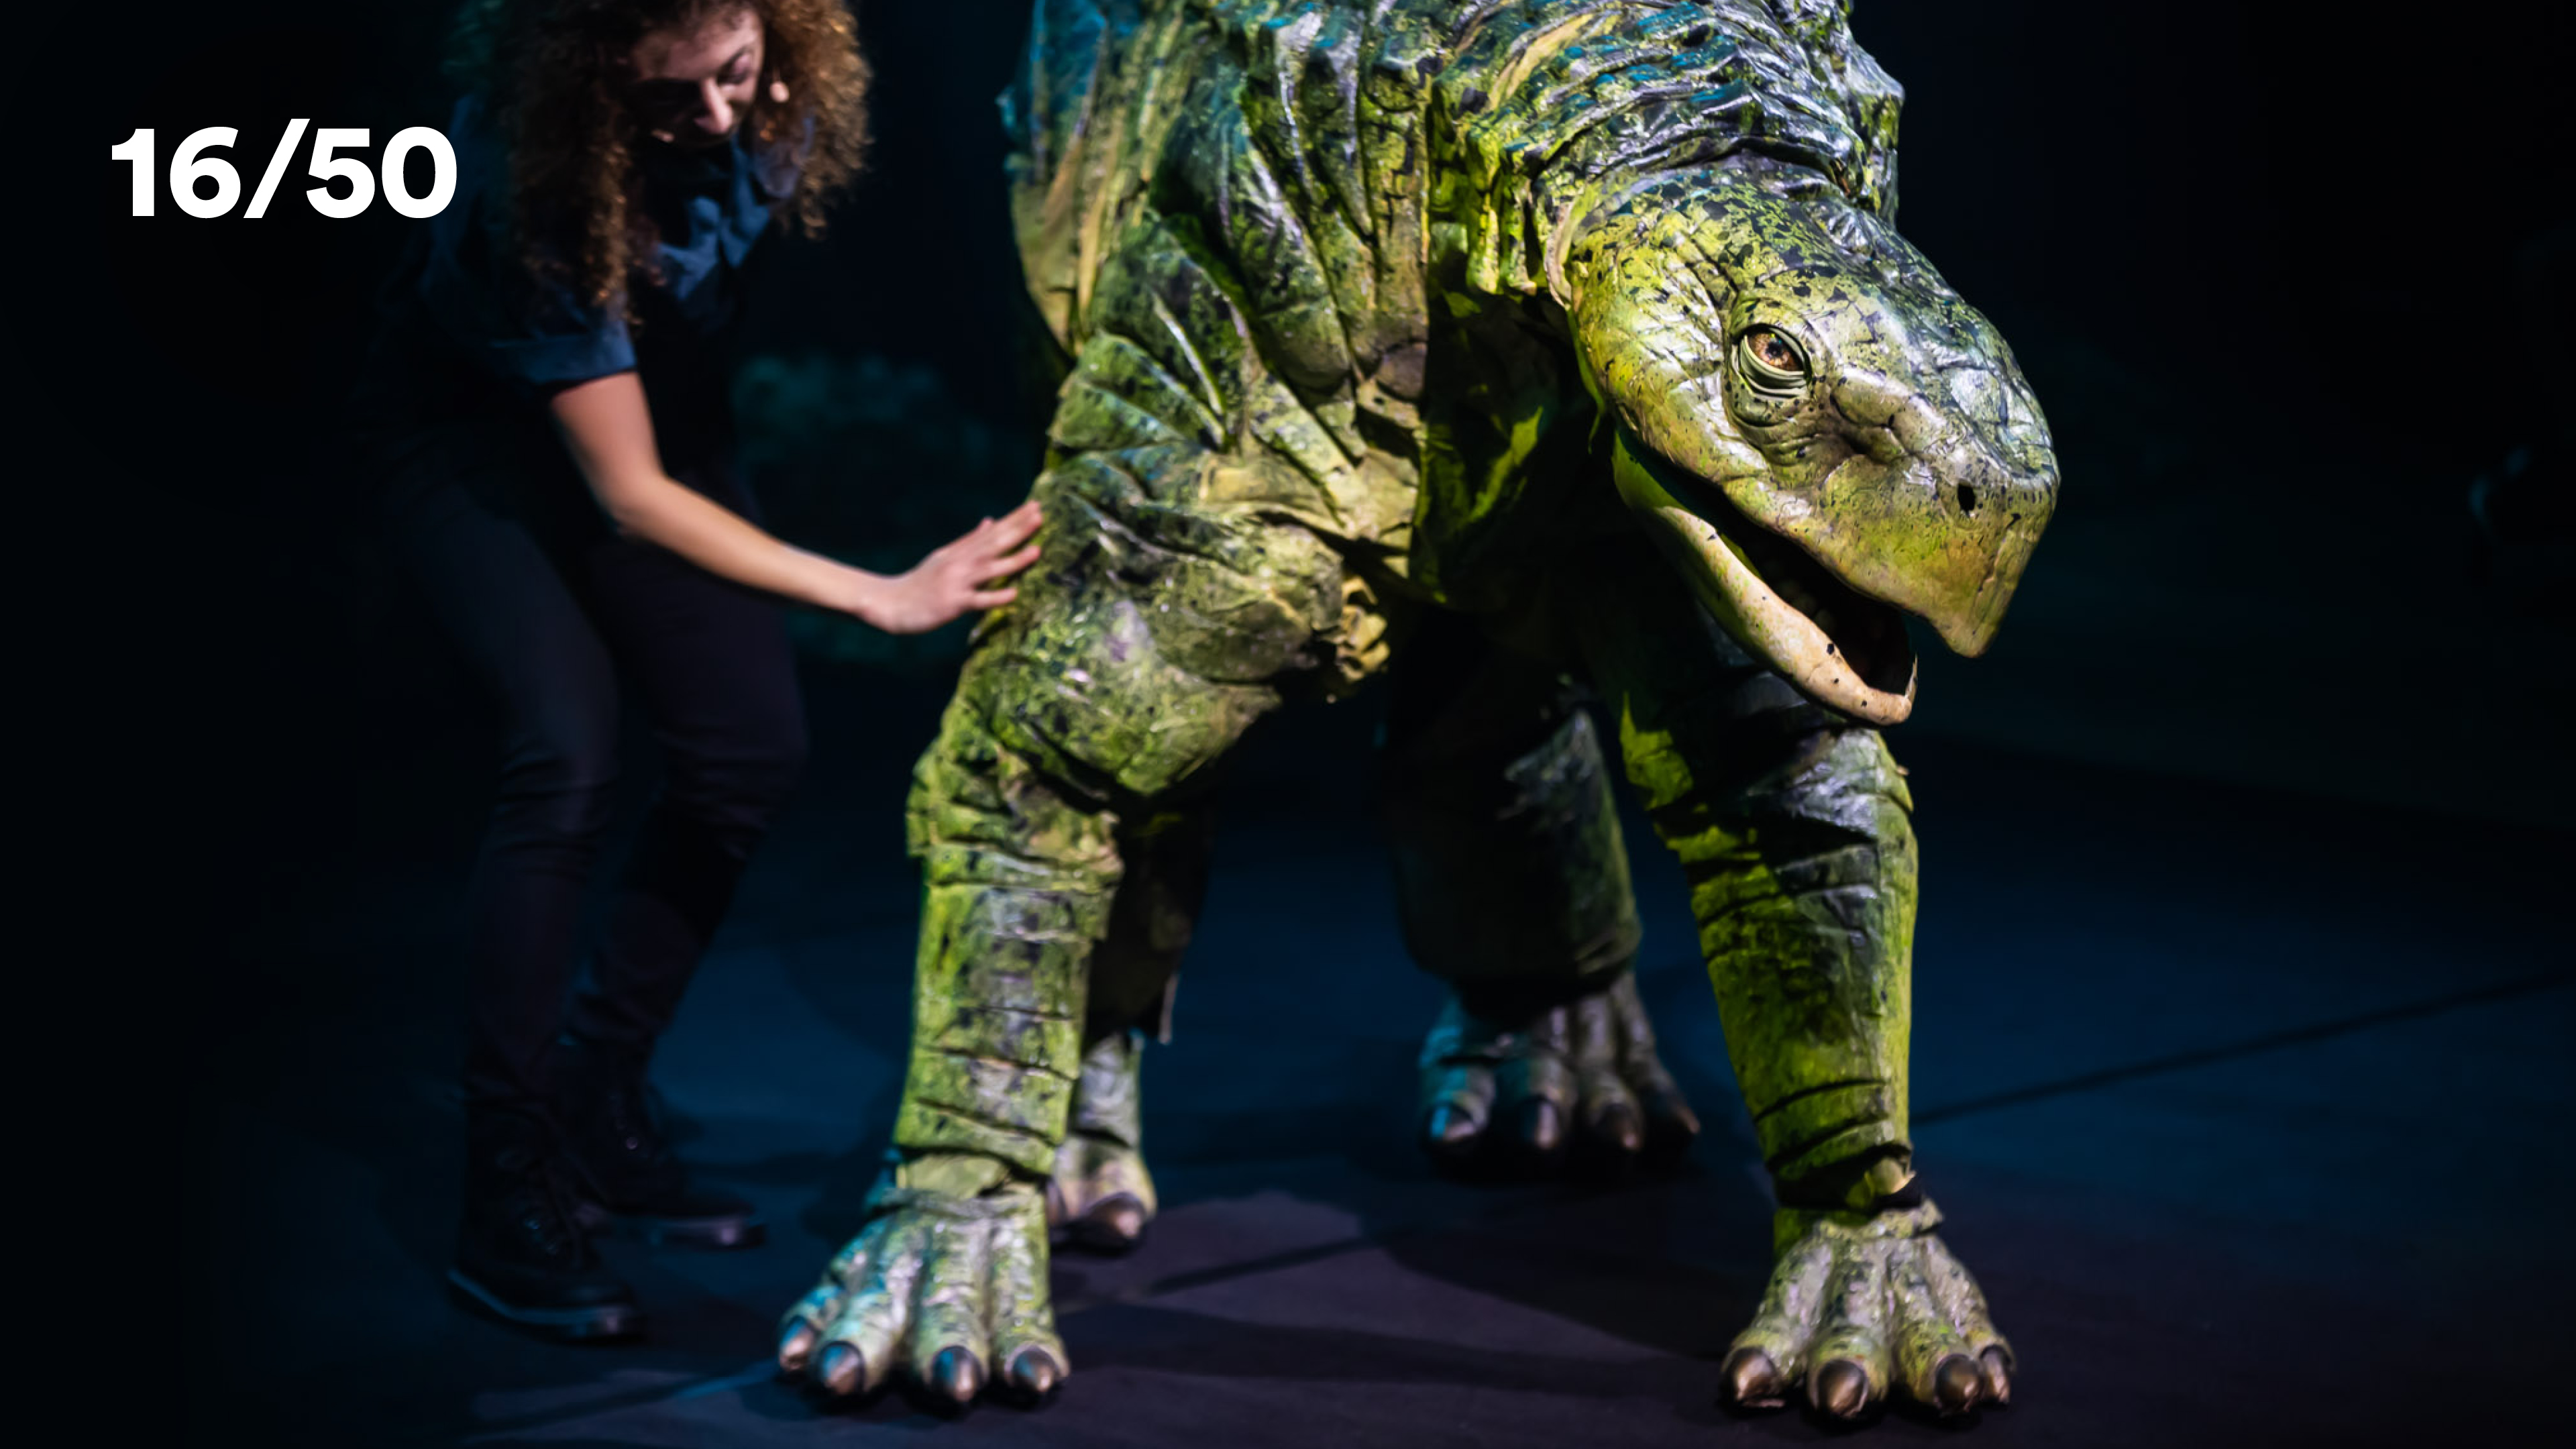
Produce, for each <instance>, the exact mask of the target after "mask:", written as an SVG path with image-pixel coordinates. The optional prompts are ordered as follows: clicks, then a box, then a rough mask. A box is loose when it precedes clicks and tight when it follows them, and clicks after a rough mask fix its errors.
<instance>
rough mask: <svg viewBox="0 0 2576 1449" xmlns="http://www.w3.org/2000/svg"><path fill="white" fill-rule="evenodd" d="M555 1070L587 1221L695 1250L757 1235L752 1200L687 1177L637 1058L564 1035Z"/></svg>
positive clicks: (746, 1242) (737, 1244)
mask: <svg viewBox="0 0 2576 1449" xmlns="http://www.w3.org/2000/svg"><path fill="white" fill-rule="evenodd" d="M555 1074H556V1075H555V1110H556V1113H557V1115H558V1117H559V1118H560V1119H561V1120H562V1122H563V1124H564V1131H565V1134H566V1136H567V1138H568V1140H569V1144H570V1146H571V1148H572V1160H573V1162H574V1164H575V1165H576V1166H578V1167H579V1168H580V1170H581V1177H580V1184H581V1208H582V1214H583V1221H584V1222H585V1223H587V1224H589V1225H590V1226H592V1227H597V1228H604V1227H607V1226H610V1225H611V1224H615V1225H616V1226H619V1227H623V1228H625V1229H627V1230H628V1231H630V1232H634V1233H637V1234H639V1235H641V1236H642V1237H644V1238H645V1239H646V1240H647V1241H649V1242H656V1243H682V1244H686V1245H688V1246H691V1247H699V1248H748V1247H750V1246H751V1245H752V1244H754V1243H757V1242H759V1241H760V1240H761V1238H762V1236H763V1235H764V1230H763V1229H762V1227H761V1222H760V1218H759V1216H758V1215H757V1214H756V1213H755V1212H754V1211H753V1209H752V1206H751V1204H750V1203H747V1202H745V1201H743V1200H742V1199H741V1198H738V1197H736V1196H734V1195H733V1194H731V1193H729V1192H723V1191H720V1190H718V1189H715V1188H708V1187H699V1186H696V1185H694V1184H692V1183H691V1182H690V1181H689V1170H688V1169H687V1168H686V1167H684V1166H682V1165H681V1163H680V1158H679V1155H678V1154H677V1153H674V1152H673V1151H672V1150H671V1144H670V1143H669V1142H668V1141H666V1140H664V1138H663V1136H662V1129H661V1127H660V1125H659V1124H658V1123H656V1122H655V1121H654V1120H653V1109H652V1103H651V1101H650V1100H649V1096H648V1093H647V1092H646V1090H645V1086H644V1063H643V1061H642V1060H641V1059H640V1058H637V1057H633V1056H630V1055H627V1054H625V1053H621V1052H618V1051H616V1050H614V1049H612V1048H607V1047H602V1046H598V1045H595V1044H592V1043H588V1042H582V1041H577V1040H574V1039H572V1038H566V1039H565V1040H564V1041H563V1042H561V1043H560V1044H558V1045H557V1046H556V1048H555Z"/></svg>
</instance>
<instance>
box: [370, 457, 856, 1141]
mask: <svg viewBox="0 0 2576 1449" xmlns="http://www.w3.org/2000/svg"><path fill="white" fill-rule="evenodd" d="M544 441H545V443H546V444H548V445H552V442H553V440H552V439H550V438H548V439H545V440H544ZM494 471H496V470H495V469H493V468H491V467H488V466H485V465H478V464H476V463H474V462H473V461H471V459H470V458H449V459H447V460H445V461H441V460H438V459H430V460H426V461H422V462H417V463H415V465H413V466H410V467H406V468H403V469H402V470H400V472H399V474H398V475H397V476H396V477H395V478H394V479H393V480H392V483H391V487H390V491H389V494H388V497H387V508H388V513H389V515H390V516H389V519H388V522H389V523H390V525H391V527H392V530H393V534H394V538H395V540H396V543H397V546H398V548H399V550H400V551H401V553H402V554H403V556H404V557H405V558H406V560H407V561H408V562H409V563H410V564H411V565H412V568H413V571H414V572H415V573H416V574H418V576H419V577H420V578H421V580H422V581H423V582H424V583H425V584H426V585H427V586H428V589H429V592H430V594H431V596H432V598H433V600H434V602H435V605H436V608H437V611H438V613H439V616H440V618H441V620H442V621H443V622H444V623H445V625H446V627H447V630H448V632H449V633H450V634H451V635H452V636H453V637H454V638H455V640H456V642H457V644H458V645H459V646H461V647H462V649H463V650H464V652H465V655H466V657H467V658H468V659H469V660H470V661H471V662H472V664H473V666H474V668H475V670H476V672H477V673H478V674H480V675H481V676H482V678H483V680H484V681H485V682H486V684H487V685H488V686H489V687H490V689H491V691H492V694H493V696H494V698H495V699H496V700H497V702H498V703H499V705H500V708H501V714H502V720H503V754H502V762H501V780H500V798H499V801H498V802H497V803H496V804H495V805H494V807H493V811H492V818H491V824H490V826H489V828H488V830H487V831H486V833H485V835H484V838H483V845H482V852H481V856H480V859H479V860H478V861H477V863H476V866H475V872H474V883H473V894H472V906H471V911H472V927H471V942H470V958H471V959H470V966H469V975H468V989H469V992H470V997H471V1004H470V1013H469V1014H470V1024H469V1028H468V1029H469V1035H470V1040H469V1045H468V1050H467V1056H466V1066H465V1093H466V1099H467V1103H468V1106H469V1108H470V1109H472V1110H476V1111H489V1110H494V1109H502V1110H508V1109H513V1108H518V1109H526V1108H531V1107H535V1108H540V1109H541V1108H542V1104H543V1103H544V1101H545V1098H546V1064H547V1057H548V1053H549V1050H550V1048H551V1047H552V1045H553V1044H554V1042H555V1041H556V1040H557V1039H558V1038H559V1037H561V1036H565V1035H570V1036H573V1037H577V1038H580V1039H582V1040H584V1041H587V1042H592V1043H596V1044H599V1045H601V1046H604V1047H608V1048H611V1049H613V1050H617V1051H621V1052H626V1053H632V1054H634V1055H635V1056H637V1057H639V1058H640V1057H641V1056H642V1055H644V1054H646V1053H649V1052H650V1050H651V1049H652V1045H653V1043H654V1041H655V1040H656V1038H658V1037H659V1036H660V1035H661V1033H662V1031H663V1029H664V1028H665V1027H667V1026H668V1025H669V1024H670V1022H671V1018H672V1015H673V1013H674V1012H675V1011H676V1010H677V1009H678V1007H679V1003H680V997H681V994H682V993H683V992H684V991H685V990H686V989H687V987H688V983H689V977H690V975H691V973H692V972H693V971H694V970H695V969H696V966H697V963H698V958H699V956H700V955H701V954H702V953H703V952H704V950H705V948H706V945H707V941H708V938H709V937H710V936H712V935H713V934H714V932H715V928H716V925H717V923H718V922H719V921H720V920H721V919H722V918H723V916H724V913H725V908H726V906H727V905H728V904H729V903H730V901H731V899H732V897H733V891H734V885H735V883H736V881H738V880H739V879H740V878H741V875H742V870H743V867H744V865H745V864H746V863H747V862H748V861H749V859H750V857H751V853H752V849H753V847H754V846H755V845H757V844H758V843H759V840H760V838H761V835H762V833H763V832H764V831H765V830H766V829H767V828H768V825H769V823H770V820H771V818H772V817H773V816H774V815H775V814H776V813H777V810H778V808H779V806H780V804H781V803H783V801H784V800H785V799H786V796H787V793H788V791H789V789H790V787H791V786H792V784H793V782H794V780H795V778H796V775H797V773H798V771H799V770H800V769H801V768H802V766H803V764H804V759H805V721H804V707H803V702H802V700H801V699H800V697H799V695H798V691H797V687H796V675H795V670H794V667H793V659H792V657H791V655H790V652H789V647H788V642H787V637H786V631H785V628H784V621H783V620H782V618H781V617H780V613H779V609H778V606H777V605H776V604H775V603H774V602H773V601H771V600H769V599H767V598H764V597H762V596H760V595H757V594H754V593H751V592H749V591H747V590H744V589H741V588H738V587H736V586H734V585H731V584H728V583H725V582H723V581H721V580H718V579H717V578H715V577H714V576H712V575H710V574H707V573H705V572H704V571H702V570H700V569H698V568H697V567H695V566H694V565H692V564H689V563H687V562H684V561H683V560H681V559H679V558H677V557H675V556H673V555H671V554H669V553H666V552H664V551H662V550H660V549H658V548H655V547H653V546H651V545H649V544H643V543H638V542H634V541H631V540H628V539H623V538H620V537H617V536H616V535H615V534H613V533H612V532H610V531H609V530H608V529H607V528H606V527H605V526H604V524H603V523H601V521H600V520H599V519H598V517H597V515H596V510H595V509H592V508H591V506H590V504H589V500H588V499H587V498H586V497H583V496H580V495H579V493H578V492H577V491H576V492H573V493H571V494H569V495H566V494H565V492H564V490H566V489H571V490H578V489H579V488H580V484H579V483H578V481H577V480H574V479H572V478H571V477H570V476H569V475H568V473H566V474H564V475H563V476H547V475H548V474H550V473H552V472H553V470H545V469H540V470H533V471H536V472H538V473H539V475H540V476H539V477H538V478H537V479H535V480H532V481H525V482H521V483H518V484H516V485H510V486H496V485H495V481H494V479H493V478H492V477H491V476H490V474H491V473H492V472H494ZM499 471H516V470H515V469H503V470H499ZM683 481H686V482H689V483H691V484H692V486H695V487H697V488H698V490H699V491H700V492H703V493H706V494H708V495H709V496H710V497H713V498H715V499H716V500H717V501H719V502H722V503H725V504H727V505H728V506H731V507H735V508H737V509H744V507H745V502H746V500H744V499H743V498H742V497H741V496H740V495H739V493H738V492H737V491H736V490H735V489H734V488H733V487H732V486H731V484H730V482H729V480H728V479H726V478H725V477H724V476H723V475H722V474H721V473H717V474H715V475H714V476H713V480H712V484H713V486H710V478H709V477H707V476H699V477H688V476H685V475H684V476H683ZM540 487H542V488H545V489H547V490H548V491H549V493H550V494H551V495H552V496H549V497H547V498H545V499H544V500H543V501H542V503H541V505H540V506H536V507H529V506H526V504H525V502H524V499H525V494H526V491H527V490H530V489H536V488H540ZM514 495H515V496H516V497H517V499H518V500H520V501H514ZM745 511H748V510H747V509H745ZM627 694H631V695H632V697H633V698H634V699H635V701H636V702H637V703H638V704H640V705H641V706H642V707H643V710H644V713H645V715H646V717H647V718H648V719H649V720H650V721H651V723H652V726H653V729H654V733H655V735H656V737H657V738H658V740H659V741H660V743H661V746H662V753H663V756H664V758H665V761H666V769H665V778H664V779H663V781H662V784H661V788H660V791H659V793H658V795H657V796H656V797H655V799H654V801H653V804H652V807H651V812H650V814H649V816H648V817H647V819H646V821H645V824H644V827H643V830H642V833H641V835H640V836H639V837H638V839H637V841H636V844H635V849H634V855H633V857H632V859H631V861H630V862H629V864H628V865H627V867H626V869H625V871H624V874H623V877H622V879H621V880H620V882H619V883H618V885H617V887H616V895H615V898H614V900H613V901H612V902H611V904H610V906H609V912H608V917H607V923H606V928H605V932H604V934H603V936H602V937H601V939H600V941H599V944H598V946H597V949H596V950H595V951H594V953H593V954H592V956H591V958H590V963H589V969H588V971H587V972H585V973H583V974H582V977H581V980H580V982H579V983H578V986H577V988H576V986H575V984H574V981H573V976H574V965H575V962H576V958H577V955H578V942H577V940H576V934H577V932H578V929H579V925H580V921H581V917H582V908H583V905H584V897H585V896H586V895H587V893H588V888H589V886H590V883H591V878H592V875H593V871H594V867H595V865H596V864H597V861H598V856H599V850H600V838H601V835H602V834H603V832H604V831H605V830H606V828H607V826H608V823H609V819H610V815H611V811H612V805H613V803H614V802H613V797H614V792H615V790H616V787H617V785H618V779H619V762H618V749H617V744H618V734H619V710H620V700H621V696H622V695H627ZM568 994H569V1001H567V995H568Z"/></svg>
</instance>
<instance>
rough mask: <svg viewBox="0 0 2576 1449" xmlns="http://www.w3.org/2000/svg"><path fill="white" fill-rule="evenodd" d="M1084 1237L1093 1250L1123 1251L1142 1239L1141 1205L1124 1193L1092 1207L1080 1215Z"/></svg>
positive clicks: (1143, 1232)
mask: <svg viewBox="0 0 2576 1449" xmlns="http://www.w3.org/2000/svg"><path fill="white" fill-rule="evenodd" d="M1083 1224H1084V1227H1085V1228H1086V1230H1087V1231H1086V1232H1085V1234H1084V1236H1086V1237H1087V1238H1089V1239H1090V1240H1091V1242H1092V1243H1093V1245H1094V1246H1096V1247H1104V1248H1111V1249H1117V1250H1124V1249H1128V1248H1132V1247H1134V1246H1136V1244H1137V1243H1138V1242H1140V1241H1141V1240H1143V1238H1144V1236H1145V1205H1144V1204H1143V1203H1141V1202H1138V1201H1137V1200H1136V1199H1135V1198H1134V1197H1133V1196H1131V1195H1129V1194H1127V1193H1123V1192H1122V1193H1120V1194H1118V1195H1117V1196H1116V1197H1113V1198H1111V1199H1109V1200H1108V1201H1107V1202H1104V1203H1100V1204H1097V1205H1095V1206H1094V1207H1093V1208H1092V1209H1091V1211H1090V1212H1089V1213H1087V1214H1085V1215H1084V1217H1083Z"/></svg>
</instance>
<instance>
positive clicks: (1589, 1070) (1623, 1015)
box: [1421, 971, 1699, 1175]
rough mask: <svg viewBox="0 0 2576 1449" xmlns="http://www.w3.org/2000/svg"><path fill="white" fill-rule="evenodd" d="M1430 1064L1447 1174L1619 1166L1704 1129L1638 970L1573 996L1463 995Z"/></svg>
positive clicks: (1429, 1096) (1427, 1102) (1433, 1129)
mask: <svg viewBox="0 0 2576 1449" xmlns="http://www.w3.org/2000/svg"><path fill="white" fill-rule="evenodd" d="M1421 1070H1422V1103H1423V1109H1422V1147H1423V1150H1424V1151H1425V1152H1428V1153H1429V1154H1430V1155H1431V1158H1432V1160H1433V1161H1434V1162H1435V1163H1437V1164H1439V1165H1440V1166H1441V1167H1442V1168H1443V1169H1444V1170H1447V1171H1452V1172H1458V1173H1462V1174H1481V1173H1485V1172H1495V1171H1500V1172H1519V1173H1525V1174H1526V1173H1537V1174H1547V1173H1554V1172H1559V1171H1563V1170H1566V1169H1568V1168H1572V1169H1573V1170H1575V1171H1578V1172H1589V1173H1593V1174H1597V1175H1617V1174H1618V1173H1621V1172H1624V1171H1626V1170H1628V1169H1629V1168H1631V1167H1633V1166H1635V1165H1638V1164H1640V1163H1644V1164H1664V1163H1669V1162H1671V1161H1673V1160H1674V1159H1677V1158H1679V1157H1680V1156H1681V1155H1682V1153H1683V1152H1685V1151H1687V1150H1688V1149H1689V1147H1690V1144H1691V1141H1692V1139H1694V1138H1695V1137H1697V1136H1698V1135H1699V1118H1698V1117H1697V1116H1696V1115H1694V1114H1693V1113H1692V1112H1691V1109H1690V1103H1688V1102H1687V1101H1685V1100H1683V1098H1682V1094H1681V1089H1680V1088H1678V1087H1676V1086H1675V1085H1673V1079H1672V1075H1671V1074H1670V1073H1669V1072H1666V1071H1665V1070H1664V1064H1663V1062H1662V1061H1661V1060H1660V1059H1659V1058H1658V1057H1657V1056H1656V1054H1655V1031H1654V1026H1653V1024H1652V1023H1650V1022H1649V1021H1648V1020H1647V1019H1646V1010H1645V1007H1644V1006H1643V1005H1641V1004H1640V1003H1639V1002H1638V1000H1637V984H1636V978H1635V977H1634V976H1633V975H1631V974H1630V973H1628V972H1626V971H1621V972H1620V973H1619V974H1618V976H1617V977H1616V978H1615V979H1614V980H1612V981H1611V983H1610V984H1609V985H1607V986H1604V987H1601V988H1600V989H1598V990H1595V991H1593V992H1590V993H1589V994H1586V995H1583V996H1579V997H1576V998H1575V999H1574V1000H1572V1001H1570V1002H1566V1003H1564V1004H1561V1005H1553V1006H1543V1007H1536V1008H1530V1007H1526V1006H1515V1005H1512V1004H1510V1003H1508V1002H1507V1001H1503V1000H1498V999H1495V998H1494V997H1493V996H1491V995H1490V994H1480V996H1479V998H1478V999H1477V1001H1476V1004H1475V1005H1474V1006H1472V1007H1471V1006H1470V1005H1469V1004H1468V1002H1467V1000H1466V999H1464V998H1462V997H1452V998H1451V999H1450V1002H1449V1004H1448V1006H1446V1007H1445V1008H1443V1009H1442V1011H1441V1013H1440V1019H1439V1021H1438V1022H1436V1023H1435V1024H1434V1025H1433V1026H1432V1028H1431V1035H1430V1037H1429V1038H1428V1039H1427V1040H1425V1041H1424V1043H1423V1046H1422V1059H1421Z"/></svg>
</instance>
